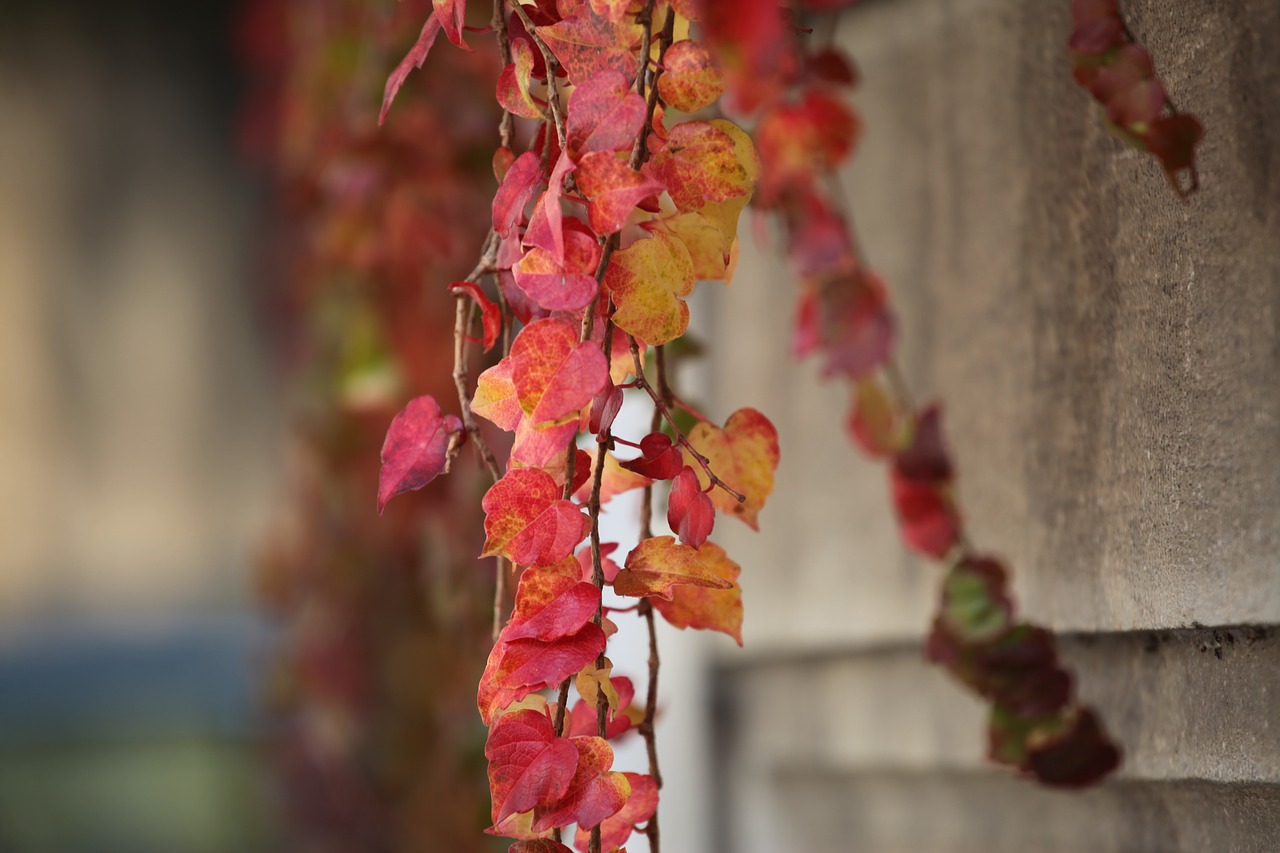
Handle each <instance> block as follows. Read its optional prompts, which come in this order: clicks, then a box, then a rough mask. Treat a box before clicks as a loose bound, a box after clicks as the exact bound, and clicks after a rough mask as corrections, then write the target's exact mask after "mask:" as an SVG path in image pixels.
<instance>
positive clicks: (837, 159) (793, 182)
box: [755, 88, 862, 203]
mask: <svg viewBox="0 0 1280 853" xmlns="http://www.w3.org/2000/svg"><path fill="white" fill-rule="evenodd" d="M861 133H862V122H861V120H860V119H859V118H858V116H857V115H856V114H855V113H854V112H853V111H852V109H851V108H850V107H849V106H848V105H847V104H846V103H845V102H844V101H842V100H840V99H839V98H836V97H834V96H832V95H830V94H828V93H826V92H824V91H822V90H821V89H816V88H814V89H809V90H807V91H805V92H804V94H803V96H802V98H801V100H800V101H799V102H797V103H780V104H778V105H777V106H775V107H774V108H773V109H771V110H770V111H769V112H767V113H766V114H765V115H763V116H762V117H761V119H760V124H759V126H758V127H757V128H756V135H755V138H756V145H757V146H758V148H759V151H760V160H761V162H762V163H763V165H764V179H763V180H762V181H761V185H760V192H761V195H762V196H763V197H764V201H765V203H768V202H769V201H771V200H772V199H775V198H777V197H778V196H779V195H781V194H783V193H785V192H787V191H800V192H805V191H807V190H808V189H809V187H811V186H812V184H813V181H814V179H815V178H816V177H817V176H818V175H820V174H822V173H823V172H826V171H829V170H831V169H834V168H835V167H836V166H838V165H839V164H840V163H841V162H842V161H844V159H845V158H846V157H848V156H849V153H850V152H851V151H852V150H853V146H854V145H855V144H856V143H857V141H858V137H859V136H860V135H861Z"/></svg>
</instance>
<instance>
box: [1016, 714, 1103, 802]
mask: <svg viewBox="0 0 1280 853" xmlns="http://www.w3.org/2000/svg"><path fill="white" fill-rule="evenodd" d="M1028 763H1029V765H1030V770H1031V772H1032V774H1034V775H1035V777H1036V778H1037V779H1038V780H1040V781H1041V782H1042V783H1044V784H1045V785H1050V786H1053V787H1055V788H1087V787H1088V786H1090V785H1094V784H1097V783H1098V782H1101V781H1102V780H1103V779H1104V778H1105V777H1106V776H1107V775H1108V774H1110V773H1111V772H1112V771H1114V770H1115V769H1116V768H1117V767H1119V766H1120V750H1119V749H1117V748H1116V745H1115V744H1114V743H1112V742H1111V739H1110V738H1108V737H1107V734H1106V732H1104V731H1103V730H1102V726H1101V724H1100V723H1099V722H1098V717H1097V715H1096V714H1094V712H1093V710H1092V709H1091V708H1081V709H1078V710H1077V711H1076V713H1075V715H1074V717H1073V719H1072V720H1071V722H1070V724H1069V726H1068V728H1066V729H1065V730H1064V731H1062V732H1060V733H1059V734H1058V735H1057V736H1056V737H1053V738H1051V739H1049V740H1048V741H1047V742H1043V743H1038V744H1036V743H1033V744H1032V745H1031V749H1030V755H1029V756H1028Z"/></svg>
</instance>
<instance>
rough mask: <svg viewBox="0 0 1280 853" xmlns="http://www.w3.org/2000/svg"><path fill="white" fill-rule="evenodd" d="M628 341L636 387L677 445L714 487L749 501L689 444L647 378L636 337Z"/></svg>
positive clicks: (669, 410)
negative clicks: (642, 390) (646, 396)
mask: <svg viewBox="0 0 1280 853" xmlns="http://www.w3.org/2000/svg"><path fill="white" fill-rule="evenodd" d="M627 339H628V340H629V341H630V342H631V360H632V362H633V363H634V365H635V373H636V387H637V388H642V389H644V391H645V393H646V394H648V395H649V399H651V400H653V405H654V406H655V407H656V408H657V410H658V411H659V412H661V413H662V417H663V418H665V419H666V421H667V424H668V425H669V426H670V427H671V432H672V434H673V435H675V437H676V443H678V444H679V445H680V446H681V447H683V448H684V449H685V450H687V451H688V452H689V455H690V456H692V457H693V458H694V459H696V460H698V464H699V465H701V466H702V470H703V472H704V473H705V474H706V475H707V479H708V480H709V481H710V482H711V483H712V485H714V486H716V487H718V488H720V489H723V490H724V491H725V493H726V494H729V495H731V496H732V497H733V499H734V500H736V501H737V502H738V503H744V502H745V501H746V500H747V496H746V495H744V494H742V493H741V492H739V491H738V490H737V489H735V488H733V487H732V486H730V485H729V484H728V483H726V482H725V481H724V480H721V479H720V478H719V477H717V476H716V472H715V471H712V470H711V460H710V459H708V458H707V457H705V456H703V455H702V454H701V453H700V452H698V449H697V448H696V447H694V446H693V445H692V444H690V443H689V439H687V438H685V434H684V432H683V431H681V429H680V427H679V425H677V424H676V419H675V417H674V416H673V415H672V414H671V408H670V407H669V406H668V405H667V402H666V401H665V400H663V399H662V395H661V394H659V393H658V392H657V391H656V390H654V387H653V386H652V385H651V384H649V380H648V379H646V378H645V375H644V361H643V360H642V359H641V358H640V346H639V344H638V343H637V342H636V339H635V336H634V335H627Z"/></svg>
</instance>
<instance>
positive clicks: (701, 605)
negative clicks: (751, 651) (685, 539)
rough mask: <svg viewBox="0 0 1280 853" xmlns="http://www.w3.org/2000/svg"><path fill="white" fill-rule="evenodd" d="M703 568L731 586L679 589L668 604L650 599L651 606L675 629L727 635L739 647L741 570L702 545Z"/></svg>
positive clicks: (722, 554) (720, 553)
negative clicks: (717, 632) (691, 629)
mask: <svg viewBox="0 0 1280 853" xmlns="http://www.w3.org/2000/svg"><path fill="white" fill-rule="evenodd" d="M698 555H699V556H700V557H701V558H702V562H703V565H704V566H706V567H708V568H709V569H710V570H711V572H712V574H714V575H715V576H716V577H718V578H719V579H720V580H722V581H725V582H726V583H728V584H729V585H730V586H729V588H728V589H713V588H710V587H703V586H691V585H687V584H686V585H681V586H677V587H674V588H673V589H672V595H671V600H670V601H666V600H663V599H661V598H655V599H653V606H654V609H656V610H657V611H658V612H659V613H661V614H662V618H664V619H666V620H667V622H668V623H670V624H671V625H672V626H674V627H676V628H697V629H701V630H706V631H719V632H721V633H723V634H728V635H729V636H730V637H733V639H734V640H735V641H736V642H737V643H738V645H739V646H741V645H742V587H741V586H739V584H738V575H739V574H741V573H742V569H741V567H739V566H738V564H737V563H735V562H734V561H733V560H730V559H729V555H728V554H726V553H725V552H724V549H723V548H721V547H720V546H719V545H717V544H715V543H714V542H707V543H704V544H703V546H702V547H701V548H699V549H698Z"/></svg>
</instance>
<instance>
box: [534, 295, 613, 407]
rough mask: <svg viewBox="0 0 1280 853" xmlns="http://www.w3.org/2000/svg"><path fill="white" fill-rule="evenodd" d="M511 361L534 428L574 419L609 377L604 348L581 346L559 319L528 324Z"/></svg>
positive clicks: (586, 343) (575, 333)
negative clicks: (602, 350) (601, 349)
mask: <svg viewBox="0 0 1280 853" xmlns="http://www.w3.org/2000/svg"><path fill="white" fill-rule="evenodd" d="M511 363H512V373H511V379H512V382H513V383H514V384H515V388H516V395H517V396H518V397H519V400H520V407H521V408H522V409H523V410H524V412H525V414H527V415H528V416H529V419H530V420H531V421H532V422H533V423H534V424H535V425H540V424H556V423H564V422H566V421H569V420H572V419H573V418H576V417H577V414H578V411H579V410H580V409H582V407H583V406H585V405H587V404H588V403H590V402H591V400H592V398H593V397H595V395H596V394H597V393H599V391H600V389H601V388H603V387H604V384H605V382H606V380H607V379H608V375H609V366H608V362H607V361H606V359H605V357H604V353H602V352H601V351H600V347H598V346H596V345H595V344H593V343H591V342H590V341H584V342H581V343H579V342H578V330H577V328H576V327H575V326H574V325H573V324H571V323H569V322H568V321H566V320H560V319H557V318H548V319H546V320H537V321H535V322H533V323H530V324H529V325H528V326H525V327H524V329H522V330H521V331H520V334H519V335H517V336H516V339H515V342H514V343H513V344H512V346H511Z"/></svg>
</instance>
